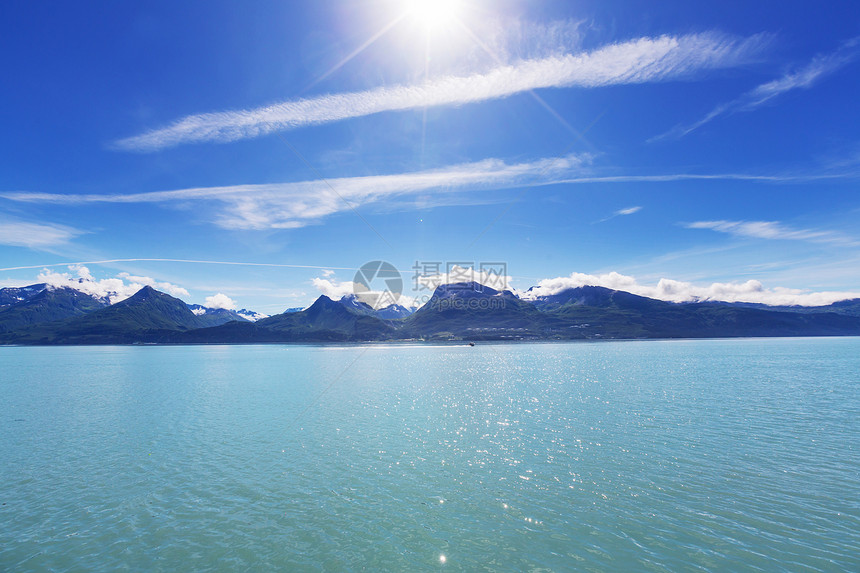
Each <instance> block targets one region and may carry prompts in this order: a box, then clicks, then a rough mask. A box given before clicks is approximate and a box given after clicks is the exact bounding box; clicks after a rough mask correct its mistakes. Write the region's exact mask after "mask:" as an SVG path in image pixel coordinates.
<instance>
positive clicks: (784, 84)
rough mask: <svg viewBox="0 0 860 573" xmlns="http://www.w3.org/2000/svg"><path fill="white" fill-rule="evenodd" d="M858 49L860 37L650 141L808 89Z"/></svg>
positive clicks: (675, 135)
mask: <svg viewBox="0 0 860 573" xmlns="http://www.w3.org/2000/svg"><path fill="white" fill-rule="evenodd" d="M858 47H860V37H858V38H852V39H851V40H849V41H847V42H845V43H844V44H843V45H842V46H841V47H840V48H839V49H838V50H836V51H835V52H833V53H831V54H826V55H818V56H816V57H814V58H813V59H812V61H810V62H809V63H807V64H806V65H805V66H803V67H801V68H799V69H797V70H795V71H793V72H789V73H787V74H785V75H783V76H782V77H781V78H778V79H775V80H773V81H770V82H767V83H765V84H761V85H760V86H758V87H756V88H755V89H753V90H750V91H748V92H746V93H745V94H743V95H741V96H740V97H738V98H737V99H734V100H732V101H730V102H727V103H722V104H720V105H718V106H717V107H715V108H714V109H712V110H711V111H710V112H709V113H708V114H707V115H705V117H703V118H702V119H700V120H699V121H697V122H695V123H691V124H689V125H678V126H675V127H674V128H672V129H671V130H669V131H667V132H666V133H663V134H661V135H658V136H656V137H652V138H651V139H650V140H649V141H657V140H660V139H680V138H682V137H684V136H685V135H687V134H689V133H691V132H693V131H695V130H697V129H699V128H700V127H702V126H703V125H705V124H706V123H709V122H711V121H713V120H714V119H716V118H718V117H719V116H721V115H729V114H733V113H738V112H745V111H752V110H754V109H756V108H757V107H759V106H761V105H763V104H765V103H767V102H768V101H770V100H772V99H773V98H775V97H777V96H779V95H782V94H784V93H785V92H788V91H791V90H796V89H809V88H811V87H812V86H813V85H815V84H816V83H817V82H818V81H819V80H822V79H824V78H825V77H826V76H828V75H830V74H832V73H834V72H836V71H837V70H839V69H840V68H842V67H844V66H846V65H847V64H849V63H851V62H852V61H853V60H854V59H855V58H856V57H857V55H858V51H860V50H858Z"/></svg>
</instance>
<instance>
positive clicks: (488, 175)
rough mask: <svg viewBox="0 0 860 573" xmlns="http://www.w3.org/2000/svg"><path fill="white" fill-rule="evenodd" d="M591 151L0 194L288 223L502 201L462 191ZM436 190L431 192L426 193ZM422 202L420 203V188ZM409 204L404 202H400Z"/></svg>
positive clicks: (543, 171)
mask: <svg viewBox="0 0 860 573" xmlns="http://www.w3.org/2000/svg"><path fill="white" fill-rule="evenodd" d="M591 161H592V156H591V155H589V154H583V155H569V156H567V157H562V158H554V159H539V160H536V161H533V162H529V163H516V164H508V163H505V162H504V161H501V160H498V159H486V160H483V161H478V162H474V163H464V164H460V165H453V166H449V167H444V168H441V169H434V170H427V171H418V172H412V173H401V174H395V175H377V176H367V177H346V178H339V179H329V180H314V181H301V182H295V183H278V184H268V185H235V186H230V187H201V188H192V189H179V190H175V191H154V192H149V193H132V194H125V195H117V194H115V195H92V194H91V195H66V194H52V193H18V192H16V193H0V198H5V199H10V200H13V201H20V202H31V203H55V204H69V205H75V204H78V205H82V204H90V203H172V204H177V205H181V206H187V205H188V204H189V203H191V202H195V203H200V202H208V203H211V204H214V205H215V213H214V215H213V222H214V223H215V224H216V225H218V226H220V227H223V228H225V229H258V230H259V229H288V228H297V227H302V226H305V225H308V224H311V223H315V222H318V221H319V220H320V219H322V218H324V217H326V216H329V215H332V214H334V213H338V212H341V211H346V210H349V209H351V208H355V207H359V206H361V205H366V204H371V203H379V202H381V201H382V200H383V199H384V200H386V201H387V203H386V207H387V208H390V209H395V208H397V205H398V202H400V203H402V202H404V201H406V202H408V201H410V200H411V201H412V203H410V204H409V206H410V208H416V207H419V208H431V207H438V206H444V205H462V204H480V203H487V202H492V201H497V200H501V199H500V198H498V197H496V198H494V197H490V196H487V195H486V194H480V193H476V194H473V195H471V196H465V195H463V193H462V192H463V191H469V190H482V189H503V188H510V187H514V186H519V185H529V184H531V185H534V184H546V183H549V182H552V181H555V180H559V179H561V178H562V177H569V176H570V175H571V174H573V173H577V172H582V171H584V170H586V169H587V167H588V165H589V164H590V163H591ZM431 190H432V191H433V193H432V194H427V193H424V192H426V191H431ZM417 194H421V197H420V201H419V202H418V203H416V202H415V200H416V195H417ZM401 208H402V206H401Z"/></svg>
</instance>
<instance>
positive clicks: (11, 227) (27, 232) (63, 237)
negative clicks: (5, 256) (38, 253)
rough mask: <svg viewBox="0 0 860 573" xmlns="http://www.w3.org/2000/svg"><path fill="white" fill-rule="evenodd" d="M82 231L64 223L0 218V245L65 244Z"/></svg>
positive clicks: (36, 246)
mask: <svg viewBox="0 0 860 573" xmlns="http://www.w3.org/2000/svg"><path fill="white" fill-rule="evenodd" d="M83 233H84V232H83V231H79V230H78V229H74V228H72V227H67V226H65V225H55V224H51V223H30V222H27V221H19V220H10V219H5V220H0V245H9V246H13V247H28V248H31V249H37V250H38V249H46V248H50V247H57V246H60V245H65V244H66V243H68V242H69V241H71V240H72V239H74V238H75V237H77V236H78V235H82V234H83Z"/></svg>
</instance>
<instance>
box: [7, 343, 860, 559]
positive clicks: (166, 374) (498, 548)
mask: <svg viewBox="0 0 860 573" xmlns="http://www.w3.org/2000/svg"><path fill="white" fill-rule="evenodd" d="M858 373H860V339H858V338H819V339H744V340H696V341H627V342H609V341H605V342H599V343H538V344H478V345H477V346H475V347H468V346H460V345H409V344H396V345H353V346H312V345H294V346H281V345H268V346H125V347H121V346H120V347H118V346H114V347H26V348H25V347H4V348H0V399H2V407H0V504H2V505H0V569H2V570H4V571H45V570H49V571H115V570H133V571H139V570H147V571H173V570H194V571H234V570H289V571H305V570H307V571H319V570H324V571H362V570H371V571H376V570H395V571H415V570H427V571H433V570H455V571H456V570H468V571H480V570H483V571H527V570H532V571H571V570H582V571H617V570H639V571H679V570H702V571H716V570H749V571H774V570H792V571H847V570H855V571H856V570H860V557H858V555H860V533H858V532H860V457H858V447H860V437H858V436H860V388H858V378H860V376H858Z"/></svg>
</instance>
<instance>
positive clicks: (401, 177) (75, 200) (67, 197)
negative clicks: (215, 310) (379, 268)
mask: <svg viewBox="0 0 860 573" xmlns="http://www.w3.org/2000/svg"><path fill="white" fill-rule="evenodd" d="M593 161H594V156H593V155H592V154H588V153H584V154H578V155H576V154H574V155H568V156H566V157H560V158H544V159H537V160H534V161H531V162H525V163H507V162H505V161H503V160H500V159H492V158H491V159H484V160H481V161H476V162H472V163H463V164H459V165H451V166H445V167H441V168H438V169H431V170H425V171H416V172H406V173H398V174H389V175H372V176H365V177H343V178H336V179H328V180H323V179H318V180H310V181H299V182H290V183H272V184H262V185H255V184H249V185H232V186H226V187H194V188H189V189H177V190H172V191H152V192H145V193H129V194H81V195H73V194H61V193H41V192H5V193H3V192H0V199H7V200H11V201H17V202H24V203H48V204H60V205H85V204H92V203H119V204H124V203H125V204H135V203H163V204H167V205H171V206H175V207H178V208H194V210H195V213H196V214H197V215H198V216H200V217H201V218H204V219H205V220H208V221H210V222H212V223H214V224H215V225H218V226H219V227H222V228H225V229H246V230H264V229H290V228H299V227H303V226H306V225H309V224H315V223H319V222H320V221H321V220H322V219H323V218H325V217H327V216H330V215H333V214H336V213H340V212H343V211H348V210H351V209H355V208H358V207H361V206H363V205H374V207H375V208H377V209H380V210H390V211H398V210H414V209H431V208H435V207H442V206H458V205H482V204H489V203H494V202H500V201H504V200H506V199H505V197H504V196H503V195H500V194H491V193H481V192H480V191H488V190H501V189H511V188H516V187H523V186H530V187H537V186H542V185H555V184H597V183H606V184H613V183H631V182H636V183H671V182H677V181H753V182H769V183H795V182H809V181H818V180H833V179H850V178H857V177H858V176H860V173H858V172H857V170H856V169H854V170H848V171H846V172H844V173H833V172H827V173H805V174H790V173H789V174H745V173H711V174H707V173H705V174H696V173H670V174H662V175H594V174H592V173H593V168H592V163H593ZM640 209H641V207H640V206H633V207H628V208H625V209H620V210H619V211H616V212H615V213H614V214H613V215H612V217H615V216H624V215H631V214H633V213H636V212H638V211H639V210H640ZM207 217H208V219H207ZM70 232H74V230H70ZM9 236H10V237H13V239H14V237H15V234H14V233H9ZM204 262H205V261H204Z"/></svg>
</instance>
